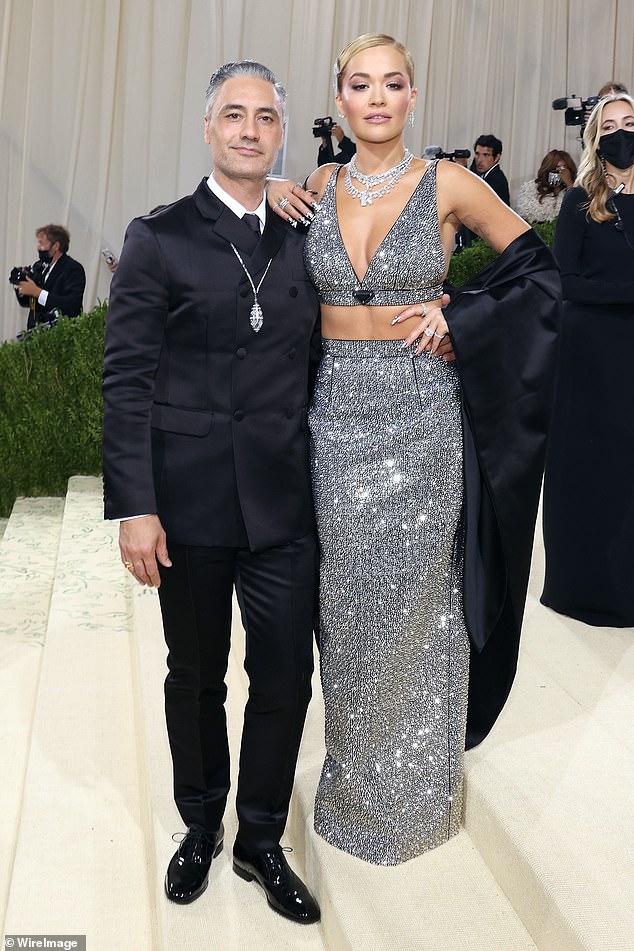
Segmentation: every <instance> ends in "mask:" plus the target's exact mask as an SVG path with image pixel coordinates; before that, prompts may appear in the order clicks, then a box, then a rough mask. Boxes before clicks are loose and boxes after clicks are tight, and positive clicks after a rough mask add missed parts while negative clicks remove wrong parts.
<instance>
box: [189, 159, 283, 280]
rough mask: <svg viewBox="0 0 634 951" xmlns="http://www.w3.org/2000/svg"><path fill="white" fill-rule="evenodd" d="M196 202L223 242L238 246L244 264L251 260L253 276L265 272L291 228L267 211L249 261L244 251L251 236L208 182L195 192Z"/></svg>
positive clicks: (205, 180)
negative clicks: (256, 244) (244, 261)
mask: <svg viewBox="0 0 634 951" xmlns="http://www.w3.org/2000/svg"><path fill="white" fill-rule="evenodd" d="M193 198H194V203H195V205H196V207H197V208H198V210H199V212H200V213H201V215H203V217H204V218H209V219H211V220H212V221H213V222H214V230H215V232H216V234H217V235H219V236H220V237H221V238H224V240H225V241H230V242H231V243H232V244H235V246H236V248H237V249H238V251H240V253H241V254H242V255H243V257H244V258H245V260H246V259H247V258H248V259H249V270H250V271H251V273H252V275H253V276H255V275H256V274H257V272H258V271H259V270H262V269H263V268H265V267H266V265H267V264H268V263H269V260H270V259H271V258H274V257H275V255H276V254H277V252H278V251H279V249H280V247H281V246H282V244H283V242H284V241H285V239H286V237H287V235H288V229H289V227H290V226H289V225H287V224H286V223H285V222H283V221H282V219H281V218H279V217H278V216H277V215H276V214H275V213H274V212H272V211H271V210H270V208H267V210H266V227H265V228H264V232H263V234H262V237H261V238H260V241H259V243H258V246H257V247H256V249H255V251H254V252H253V254H252V255H251V256H250V257H249V254H248V251H247V250H246V248H245V240H246V241H248V237H249V236H248V233H247V232H245V225H244V224H243V223H242V222H241V221H240V219H239V218H238V217H237V216H236V215H234V213H233V212H232V211H230V209H229V208H227V206H226V205H225V204H224V203H223V202H221V201H220V199H219V198H217V197H216V196H215V195H214V193H213V192H212V191H211V189H210V188H209V185H208V184H207V179H206V178H203V180H202V181H201V183H200V185H199V186H198V188H197V189H196V191H195V192H194V195H193Z"/></svg>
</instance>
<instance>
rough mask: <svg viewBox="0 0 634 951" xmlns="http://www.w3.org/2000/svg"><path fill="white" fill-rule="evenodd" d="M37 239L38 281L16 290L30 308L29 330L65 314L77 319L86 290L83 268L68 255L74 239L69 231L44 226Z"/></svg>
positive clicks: (23, 304) (31, 279)
mask: <svg viewBox="0 0 634 951" xmlns="http://www.w3.org/2000/svg"><path fill="white" fill-rule="evenodd" d="M35 236H36V238H37V253H38V261H37V262H36V264H37V267H33V268H32V271H33V272H34V277H28V278H26V279H25V280H23V281H20V283H19V284H18V285H17V287H16V289H15V292H16V295H17V298H18V303H19V304H20V306H21V307H28V308H29V316H28V320H27V330H32V329H33V328H34V327H35V325H36V324H44V323H51V322H53V321H54V320H55V319H56V318H57V317H58V316H60V315H61V314H64V315H65V316H66V317H77V315H78V314H79V313H81V309H82V303H83V297H84V289H85V287H86V274H85V271H84V269H83V267H82V265H81V264H80V263H79V261H75V259H74V258H71V257H70V255H69V254H68V248H69V245H70V235H69V233H68V231H67V230H66V228H64V227H62V225H44V226H43V227H42V228H38V229H37V231H36V232H35ZM36 276H37V277H36ZM34 278H35V279H34Z"/></svg>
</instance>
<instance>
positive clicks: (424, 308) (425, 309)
mask: <svg viewBox="0 0 634 951" xmlns="http://www.w3.org/2000/svg"><path fill="white" fill-rule="evenodd" d="M420 306H421V307H422V308H423V309H422V310H421V312H420V315H421V317H424V316H425V314H426V313H427V308H426V307H425V305H424V304H421V305H420Z"/></svg>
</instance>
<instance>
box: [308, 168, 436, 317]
mask: <svg viewBox="0 0 634 951" xmlns="http://www.w3.org/2000/svg"><path fill="white" fill-rule="evenodd" d="M436 165H437V162H430V164H429V165H428V167H427V168H426V169H425V173H424V175H423V176H422V178H421V180H420V182H419V183H418V185H417V187H416V189H415V191H414V193H413V195H412V197H411V198H410V200H409V201H408V202H407V204H406V205H405V207H404V209H403V211H402V212H401V214H400V215H399V217H398V218H397V219H396V221H395V222H394V224H393V226H392V228H391V229H390V231H389V232H388V234H387V235H386V236H385V238H384V239H383V241H382V242H381V244H380V245H379V247H378V248H377V251H376V254H375V255H374V257H373V258H372V260H371V261H370V264H369V265H368V270H367V272H366V273H365V275H364V277H363V280H362V281H360V280H359V278H358V277H357V275H356V274H355V272H354V268H353V267H352V264H351V263H350V258H349V257H348V253H347V251H346V249H345V246H344V243H343V240H342V237H341V232H340V230H339V219H338V217H337V201H336V187H337V175H338V172H339V171H340V169H335V170H334V171H333V174H332V175H331V177H330V179H329V181H328V184H327V185H326V189H325V191H324V194H323V196H322V198H320V205H321V209H320V210H319V211H318V212H317V214H316V215H315V219H314V221H313V222H312V224H311V226H310V229H309V231H308V234H307V235H306V243H305V245H304V264H305V266H306V270H307V271H308V274H309V277H310V279H311V281H312V282H313V284H314V285H315V287H316V288H317V293H318V296H319V300H320V301H321V303H322V304H330V305H331V306H334V307H354V306H355V305H356V306H358V304H359V299H358V298H356V297H355V296H354V294H355V292H359V291H367V292H371V293H372V295H373V296H372V299H371V301H370V302H371V304H372V305H373V306H401V305H403V306H406V305H408V304H419V303H420V302H421V301H430V300H437V299H438V298H439V297H440V296H441V295H442V282H443V279H444V276H445V273H446V270H447V264H446V261H445V251H444V248H443V246H442V244H441V241H440V227H439V224H438V211H437V207H436Z"/></svg>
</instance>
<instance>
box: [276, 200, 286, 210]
mask: <svg viewBox="0 0 634 951" xmlns="http://www.w3.org/2000/svg"><path fill="white" fill-rule="evenodd" d="M278 205H279V206H280V208H281V209H282V211H283V210H284V209H285V208H286V206H287V205H288V198H280V200H279V201H278Z"/></svg>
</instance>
